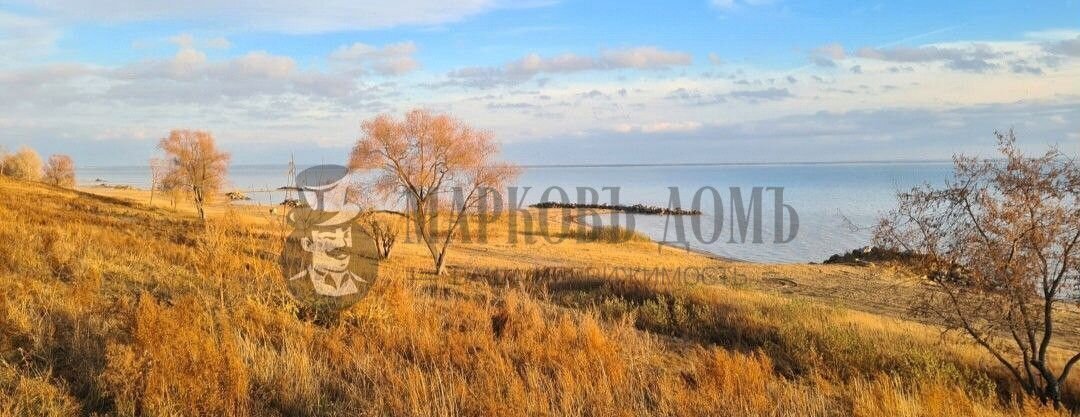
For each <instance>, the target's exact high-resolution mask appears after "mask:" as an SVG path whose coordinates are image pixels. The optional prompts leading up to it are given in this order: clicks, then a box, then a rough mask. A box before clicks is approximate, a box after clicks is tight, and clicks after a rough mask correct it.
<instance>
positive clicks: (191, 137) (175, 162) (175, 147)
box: [158, 130, 229, 221]
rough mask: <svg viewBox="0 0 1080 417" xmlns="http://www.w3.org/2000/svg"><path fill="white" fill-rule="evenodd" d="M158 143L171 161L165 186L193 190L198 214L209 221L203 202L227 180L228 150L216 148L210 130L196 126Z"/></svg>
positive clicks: (163, 179) (165, 175)
mask: <svg viewBox="0 0 1080 417" xmlns="http://www.w3.org/2000/svg"><path fill="white" fill-rule="evenodd" d="M158 147H159V148H161V150H162V151H164V152H165V155H166V157H167V158H166V159H165V161H168V165H167V168H166V169H165V171H164V173H163V178H162V179H161V180H160V183H161V184H162V186H163V188H166V189H172V190H176V189H180V190H184V191H187V192H189V193H191V197H192V199H193V201H194V202H195V209H196V210H197V211H198V212H199V218H200V219H202V220H203V221H206V211H205V209H204V206H205V205H206V202H207V200H209V199H211V198H213V197H214V195H215V194H216V193H217V192H218V190H220V189H221V187H222V186H223V185H224V184H225V175H226V172H227V171H228V169H229V154H227V153H225V152H222V151H220V150H218V149H217V145H216V144H215V143H214V137H213V136H212V135H210V133H209V132H203V131H197V130H195V131H193V130H174V131H172V132H170V133H169V137H167V138H165V139H162V140H161V143H159V144H158Z"/></svg>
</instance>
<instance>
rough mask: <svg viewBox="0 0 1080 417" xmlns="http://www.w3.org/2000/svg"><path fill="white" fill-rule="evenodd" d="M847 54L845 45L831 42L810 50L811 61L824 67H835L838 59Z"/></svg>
mask: <svg viewBox="0 0 1080 417" xmlns="http://www.w3.org/2000/svg"><path fill="white" fill-rule="evenodd" d="M846 56H847V53H845V52H844V46H843V45H841V44H839V43H830V44H827V45H822V46H819V47H817V48H814V49H813V50H812V51H810V61H811V62H813V63H814V64H816V65H820V66H823V67H835V66H836V61H839V60H842V59H844V58H845V57H846Z"/></svg>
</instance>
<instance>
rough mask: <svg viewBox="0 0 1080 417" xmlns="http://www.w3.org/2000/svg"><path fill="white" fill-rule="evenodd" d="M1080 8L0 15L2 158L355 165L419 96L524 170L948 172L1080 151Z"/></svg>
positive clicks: (176, 8) (691, 6) (151, 5)
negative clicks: (179, 144)
mask: <svg viewBox="0 0 1080 417" xmlns="http://www.w3.org/2000/svg"><path fill="white" fill-rule="evenodd" d="M1078 17H1080V3H1078V2H1076V1H1060V2H1038V3H1033V2H1019V1H1014V2H1005V1H972V2H967V1H956V2H929V1H906V2H876V3H875V2H865V1H862V2H856V1H850V2H826V1H787V0H772V1H769V0H714V1H709V0H701V1H678V2H674V1H669V2H651V1H650V2H625V1H622V2H616V1H588V2H585V1H555V0H550V1H544V0H527V1H519V2H502V1H496V0H467V1H461V2H454V1H430V0H402V1H398V2H393V3H385V2H379V3H376V2H349V1H330V2H325V4H324V5H322V6H320V7H319V8H318V9H313V8H303V7H302V6H298V5H294V4H292V2H285V1H274V0H271V1H258V2H256V1H240V2H233V3H230V4H229V5H227V6H220V5H216V4H214V2H210V1H194V2H185V3H184V4H183V5H179V4H175V3H174V2H166V1H143V2H129V1H127V0H104V1H88V0H50V1H47V2H41V3H34V2H21V1H16V2H10V1H8V2H3V4H0V57H3V61H2V63H0V84H4V85H0V127H2V128H4V129H3V130H4V131H6V134H5V135H3V136H2V137H0V145H3V146H4V147H5V148H7V149H9V150H10V149H14V148H17V147H18V146H20V145H22V144H28V145H31V146H34V147H36V148H38V149H39V150H40V151H41V152H42V153H52V152H67V153H71V154H73V156H74V157H75V159H76V161H77V163H79V164H82V165H112V164H141V163H144V162H145V161H146V160H147V159H148V158H149V157H150V156H151V155H152V154H153V153H154V145H155V143H156V140H157V139H158V138H160V137H162V136H165V135H166V134H167V132H168V130H169V129H172V128H199V129H207V130H210V131H212V132H213V133H215V135H216V136H217V137H218V139H219V141H220V142H221V143H222V145H223V146H225V147H226V148H228V149H229V150H231V151H232V152H233V153H234V159H235V160H236V162H237V163H260V162H273V161H278V160H283V159H285V158H287V155H288V154H290V153H293V154H296V155H298V158H300V159H302V160H306V162H338V161H337V159H341V160H343V159H344V154H345V153H346V152H347V150H348V148H349V146H350V145H351V144H352V143H353V142H354V141H355V139H356V136H357V135H358V133H359V129H358V124H359V122H360V121H361V120H363V119H365V118H369V117H371V116H373V115H375V114H378V113H381V112H391V113H401V112H403V111H405V110H407V109H409V108H413V107H426V108H431V109H434V110H438V111H447V112H451V113H453V114H455V115H457V116H458V117H460V118H462V119H465V120H467V121H469V122H470V123H473V124H475V125H477V126H479V127H482V128H485V129H490V130H492V131H493V132H494V133H495V135H496V137H498V138H499V140H500V141H501V142H502V143H503V148H504V151H505V154H506V156H507V157H508V158H510V159H513V160H516V161H518V162H523V163H588V162H596V163H612V162H628V163H648V162H738V161H752V162H759V161H826V160H879V159H880V160H883V159H940V158H947V157H949V156H950V155H952V154H954V153H957V152H967V153H989V152H990V151H992V148H993V140H992V132H993V131H994V130H995V129H1007V128H1010V127H1013V128H1016V129H1017V131H1018V133H1019V134H1020V137H1021V141H1022V143H1023V144H1025V146H1029V147H1032V148H1037V147H1040V146H1043V145H1045V144H1057V145H1059V146H1061V147H1062V148H1063V149H1065V150H1066V151H1068V152H1073V153H1076V152H1078V150H1080V146H1078V143H1080V118H1078V117H1077V116H1078V115H1080V114H1078V113H1080V110H1078V109H1080V105H1078V104H1080V103H1078V102H1080V82H1076V80H1078V79H1080V20H1078V19H1077V18H1078Z"/></svg>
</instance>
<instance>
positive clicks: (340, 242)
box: [301, 226, 352, 273]
mask: <svg viewBox="0 0 1080 417" xmlns="http://www.w3.org/2000/svg"><path fill="white" fill-rule="evenodd" d="M301 246H302V247H303V249H304V250H305V251H307V252H310V253H311V267H312V269H314V270H315V271H316V272H329V273H338V272H345V271H346V269H348V267H349V260H350V254H349V250H350V248H352V230H351V228H350V227H348V226H343V227H340V228H333V227H331V228H315V229H312V230H311V232H310V234H309V237H305V238H304V239H303V240H302V241H301Z"/></svg>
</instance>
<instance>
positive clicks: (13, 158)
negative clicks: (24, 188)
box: [0, 146, 41, 181]
mask: <svg viewBox="0 0 1080 417" xmlns="http://www.w3.org/2000/svg"><path fill="white" fill-rule="evenodd" d="M0 166H3V171H4V172H3V174H4V175H6V176H9V177H11V178H15V179H19V180H24V181H38V180H40V179H41V157H40V156H38V153H37V152H35V151H34V150H33V149H31V148H29V147H26V146H23V147H22V148H21V149H19V151H18V152H15V153H13V154H11V155H7V156H5V157H4V160H3V163H2V164H0Z"/></svg>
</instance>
